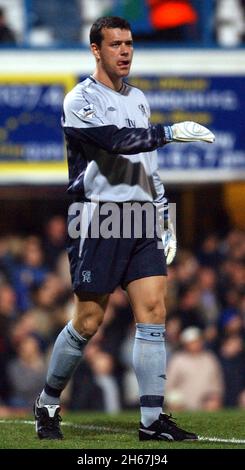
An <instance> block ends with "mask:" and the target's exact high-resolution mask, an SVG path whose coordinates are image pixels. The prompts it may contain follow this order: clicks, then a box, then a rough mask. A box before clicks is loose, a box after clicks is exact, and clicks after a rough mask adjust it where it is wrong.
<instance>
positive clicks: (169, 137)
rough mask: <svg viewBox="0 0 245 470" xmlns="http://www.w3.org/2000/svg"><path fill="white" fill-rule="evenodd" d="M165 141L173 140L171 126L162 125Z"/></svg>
mask: <svg viewBox="0 0 245 470" xmlns="http://www.w3.org/2000/svg"><path fill="white" fill-rule="evenodd" d="M163 130H164V135H165V140H166V143H168V142H172V141H173V131H172V128H171V126H163Z"/></svg>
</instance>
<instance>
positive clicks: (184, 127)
mask: <svg viewBox="0 0 245 470" xmlns="http://www.w3.org/2000/svg"><path fill="white" fill-rule="evenodd" d="M64 132H65V135H67V137H73V138H74V139H76V140H77V141H80V142H84V143H87V142H90V143H91V144H94V145H97V146H98V147H100V148H103V149H104V150H106V151H107V152H110V153H115V154H117V153H123V154H125V155H130V154H136V153H140V152H149V151H152V150H155V149H157V148H159V147H162V146H163V145H165V144H167V143H170V142H197V141H203V142H210V143H211V142H213V141H214V135H213V134H212V132H210V131H209V129H207V128H206V127H204V126H201V125H200V124H197V123H194V122H190V121H185V122H181V123H177V124H174V125H173V126H163V125H162V124H157V125H155V126H149V127H148V128H147V129H145V128H129V127H122V128H118V127H117V126H115V125H102V126H101V125H100V126H98V127H68V126H65V127H64Z"/></svg>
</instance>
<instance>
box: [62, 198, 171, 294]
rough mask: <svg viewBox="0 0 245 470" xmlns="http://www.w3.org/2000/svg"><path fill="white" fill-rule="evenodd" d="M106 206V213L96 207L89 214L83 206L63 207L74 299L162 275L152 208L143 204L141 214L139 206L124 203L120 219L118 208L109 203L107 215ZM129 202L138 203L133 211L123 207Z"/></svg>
mask: <svg viewBox="0 0 245 470" xmlns="http://www.w3.org/2000/svg"><path fill="white" fill-rule="evenodd" d="M106 204H107V207H106V210H105V209H103V210H101V208H102V206H105V204H104V205H103V204H102V203H100V205H98V204H97V205H95V204H94V208H95V207H96V208H95V209H94V208H93V209H92V210H91V207H92V205H91V203H87V202H86V203H73V204H72V205H71V206H70V209H69V215H68V247H67V252H68V257H69V262H70V272H71V278H72V286H73V290H74V292H75V293H76V294H77V295H78V296H79V293H82V292H93V293H96V294H106V293H108V294H109V293H111V292H113V291H114V290H115V289H116V287H118V286H121V287H122V288H123V289H125V288H126V286H127V284H128V283H129V282H131V281H134V280H136V279H141V278H144V277H149V276H166V275H167V268H166V259H165V255H164V250H163V247H162V242H161V239H160V238H158V234H157V230H156V226H157V225H156V224H157V222H156V211H155V207H154V206H153V204H151V203H145V204H147V207H146V210H141V207H142V205H143V204H142V203H127V204H128V206H127V211H128V210H129V213H130V215H129V213H128V212H127V211H126V216H125V211H124V209H123V204H116V205H115V203H113V204H112V205H113V211H111V212H110V210H108V208H110V203H106ZM108 204H109V205H108ZM131 204H134V205H135V204H137V205H138V206H137V207H136V211H132V212H131V211H130V209H128V207H131ZM129 205H130V206H129ZM84 207H85V208H86V210H85V209H84ZM88 207H89V210H87V208H88ZM144 207H145V206H144ZM81 208H82V209H81ZM115 208H116V211H115V210H114V209H115ZM152 209H153V210H152ZM103 212H104V213H103ZM112 212H113V214H112ZM149 213H150V214H149ZM152 214H153V216H152ZM152 217H153V219H152ZM125 220H126V223H125ZM129 222H130V223H129ZM125 227H126V228H125Z"/></svg>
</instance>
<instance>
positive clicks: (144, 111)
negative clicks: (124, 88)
mask: <svg viewBox="0 0 245 470" xmlns="http://www.w3.org/2000/svg"><path fill="white" fill-rule="evenodd" d="M138 108H139V109H140V111H141V112H142V114H143V116H147V112H146V109H145V106H144V105H143V104H139V105H138Z"/></svg>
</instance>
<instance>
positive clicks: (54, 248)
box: [44, 215, 66, 269]
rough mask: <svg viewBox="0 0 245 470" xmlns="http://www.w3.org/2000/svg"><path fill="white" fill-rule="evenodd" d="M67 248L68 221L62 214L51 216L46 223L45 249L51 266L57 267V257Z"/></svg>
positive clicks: (48, 264)
mask: <svg viewBox="0 0 245 470" xmlns="http://www.w3.org/2000/svg"><path fill="white" fill-rule="evenodd" d="M65 248H66V222H65V219H64V217H62V216H61V215H55V216H53V217H51V218H50V219H49V220H48V222H47V224H46V225H45V238H44V251H45V258H46V264H47V266H48V267H49V268H51V269H54V268H55V267H56V263H57V259H58V257H59V256H60V255H61V254H62V252H63V251H64V250H65Z"/></svg>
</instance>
